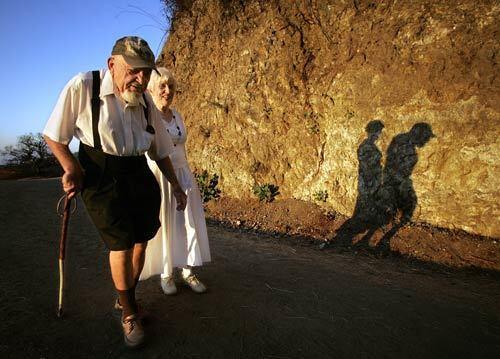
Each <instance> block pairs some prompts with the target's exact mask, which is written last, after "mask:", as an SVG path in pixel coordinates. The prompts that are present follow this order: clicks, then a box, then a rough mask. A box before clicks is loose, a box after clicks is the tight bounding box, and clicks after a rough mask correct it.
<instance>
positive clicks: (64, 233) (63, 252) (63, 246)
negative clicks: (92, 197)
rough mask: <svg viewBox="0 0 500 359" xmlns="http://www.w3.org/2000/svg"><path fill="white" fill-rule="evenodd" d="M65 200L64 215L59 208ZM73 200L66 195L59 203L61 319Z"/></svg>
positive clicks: (59, 315) (59, 307)
mask: <svg viewBox="0 0 500 359" xmlns="http://www.w3.org/2000/svg"><path fill="white" fill-rule="evenodd" d="M63 200H64V209H63V213H62V214H61V213H60V212H59V208H60V205H61V202H62V201H63ZM70 208H71V198H68V195H67V194H65V195H63V196H62V197H61V199H59V202H58V203H57V213H58V214H59V215H60V216H61V217H62V227H61V239H60V242H59V304H58V307H57V316H58V317H61V316H62V313H63V294H64V257H65V256H66V237H67V234H68V223H69V216H70V214H71V209H70ZM75 210H76V199H75V208H74V210H73V212H74V211H75Z"/></svg>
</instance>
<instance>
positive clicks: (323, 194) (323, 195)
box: [313, 190, 328, 202]
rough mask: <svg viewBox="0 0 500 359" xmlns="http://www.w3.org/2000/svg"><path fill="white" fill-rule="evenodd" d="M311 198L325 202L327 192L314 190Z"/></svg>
mask: <svg viewBox="0 0 500 359" xmlns="http://www.w3.org/2000/svg"><path fill="white" fill-rule="evenodd" d="M313 198H314V200H315V201H318V202H326V200H327V198H328V192H327V191H322V190H319V191H316V192H314V194H313Z"/></svg>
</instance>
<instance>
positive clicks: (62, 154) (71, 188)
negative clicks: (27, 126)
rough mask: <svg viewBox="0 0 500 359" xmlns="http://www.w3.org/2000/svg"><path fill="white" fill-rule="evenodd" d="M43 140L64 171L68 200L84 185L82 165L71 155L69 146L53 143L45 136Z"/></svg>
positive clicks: (63, 182) (63, 179)
mask: <svg viewBox="0 0 500 359" xmlns="http://www.w3.org/2000/svg"><path fill="white" fill-rule="evenodd" d="M43 138H44V139H45V142H47V145H48V146H49V148H50V150H51V151H52V153H53V154H54V156H56V158H57V160H58V161H59V163H60V164H61V167H62V168H63V170H64V174H63V176H62V185H63V190H64V192H66V193H67V194H68V198H72V197H74V196H75V195H76V194H77V193H78V192H79V191H80V190H81V189H82V185H83V171H82V169H81V167H80V164H79V163H78V161H77V160H76V158H75V157H74V156H73V155H72V154H71V151H70V150H69V147H68V145H64V144H62V143H59V142H56V141H53V140H51V139H50V138H49V137H47V136H43Z"/></svg>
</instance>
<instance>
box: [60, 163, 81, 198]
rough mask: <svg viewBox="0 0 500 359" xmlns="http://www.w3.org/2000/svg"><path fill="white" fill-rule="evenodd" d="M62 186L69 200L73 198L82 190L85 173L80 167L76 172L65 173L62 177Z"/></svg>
mask: <svg viewBox="0 0 500 359" xmlns="http://www.w3.org/2000/svg"><path fill="white" fill-rule="evenodd" d="M62 186H63V190H64V192H66V194H67V195H68V199H69V198H73V197H74V196H76V195H77V194H78V192H80V191H81V190H82V186H83V173H82V171H81V170H80V168H79V167H77V168H76V170H74V171H68V172H64V174H63V176H62Z"/></svg>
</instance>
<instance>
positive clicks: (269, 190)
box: [253, 183, 280, 202]
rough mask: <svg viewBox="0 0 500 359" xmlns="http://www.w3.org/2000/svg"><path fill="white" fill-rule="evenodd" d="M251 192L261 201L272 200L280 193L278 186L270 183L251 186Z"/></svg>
mask: <svg viewBox="0 0 500 359" xmlns="http://www.w3.org/2000/svg"><path fill="white" fill-rule="evenodd" d="M253 193H254V194H255V195H256V196H257V198H258V199H259V201H261V202H262V201H265V202H272V201H274V198H275V197H276V196H277V195H279V194H280V192H279V187H278V186H275V185H273V184H271V183H266V184H261V185H255V186H253Z"/></svg>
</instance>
